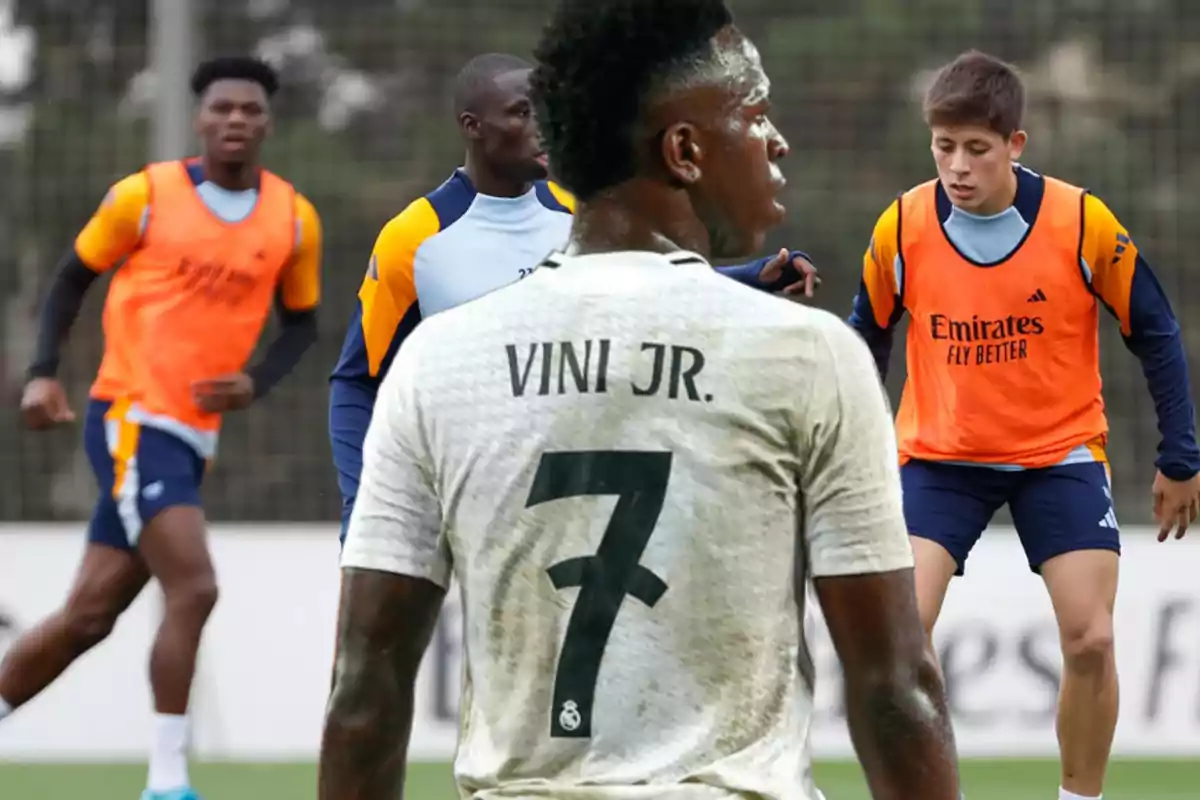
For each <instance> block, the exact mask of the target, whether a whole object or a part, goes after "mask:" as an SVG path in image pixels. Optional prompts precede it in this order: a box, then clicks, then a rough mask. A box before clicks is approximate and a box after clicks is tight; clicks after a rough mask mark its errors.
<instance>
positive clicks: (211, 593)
mask: <svg viewBox="0 0 1200 800" xmlns="http://www.w3.org/2000/svg"><path fill="white" fill-rule="evenodd" d="M163 594H164V595H165V599H166V606H167V609H168V610H169V611H171V612H174V613H176V614H179V615H186V616H188V617H191V618H194V619H199V620H205V619H208V615H209V614H211V613H212V610H213V608H214V607H215V606H216V605H217V597H218V594H219V592H218V590H217V579H216V576H215V575H213V574H211V573H209V574H206V575H197V576H194V577H192V578H189V579H188V580H184V581H178V582H177V583H175V584H174V585H173V586H171V588H170V589H166V588H165V587H164V591H163Z"/></svg>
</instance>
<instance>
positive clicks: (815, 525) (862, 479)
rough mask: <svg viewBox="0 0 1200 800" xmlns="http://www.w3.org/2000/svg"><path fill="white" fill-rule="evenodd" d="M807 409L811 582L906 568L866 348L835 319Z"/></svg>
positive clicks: (882, 403) (900, 515) (877, 388)
mask: <svg viewBox="0 0 1200 800" xmlns="http://www.w3.org/2000/svg"><path fill="white" fill-rule="evenodd" d="M820 334H821V339H822V340H823V344H824V347H821V343H820V342H819V343H818V347H817V352H816V359H817V364H816V369H815V370H814V372H813V376H814V378H815V382H814V383H813V385H812V392H811V395H810V403H809V407H808V408H807V409H806V411H805V414H804V417H803V418H801V419H800V420H799V421H798V424H799V426H800V427H801V430H802V431H804V432H805V433H806V434H807V436H806V437H805V438H807V442H806V444H807V447H805V448H804V449H805V450H806V452H805V453H803V454H802V457H801V464H802V465H803V466H802V469H801V472H802V474H801V484H802V485H801V491H802V493H803V498H804V511H805V530H804V536H805V540H806V544H807V550H808V561H809V571H810V573H811V575H812V576H813V577H822V576H825V577H832V576H836V575H857V574H866V573H874V572H890V571H892V570H897V569H904V568H906V567H911V566H912V565H913V557H912V546H911V545H910V544H909V540H908V531H907V526H906V525H905V523H904V506H903V503H902V501H901V493H900V466H899V456H898V454H897V451H896V434H895V429H894V427H893V423H892V416H891V413H890V412H889V410H888V403H887V397H886V395H885V394H884V390H883V386H882V385H881V383H880V381H879V375H878V373H877V371H876V369H875V362H874V360H873V359H872V358H871V353H870V351H869V350H868V349H867V346H866V344H865V343H864V342H863V341H862V340H861V339H860V338H859V337H858V334H857V333H855V332H854V331H853V330H852V329H851V328H850V327H849V326H848V325H846V324H845V323H843V322H842V321H841V320H836V319H834V320H830V321H829V323H828V324H826V325H823V326H822V327H821V330H820Z"/></svg>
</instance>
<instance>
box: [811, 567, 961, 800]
mask: <svg viewBox="0 0 1200 800" xmlns="http://www.w3.org/2000/svg"><path fill="white" fill-rule="evenodd" d="M814 585H815V587H816V592H817V597H818V599H819V600H820V603H821V608H822V610H823V612H824V615H825V621H826V624H827V625H828V627H829V634H830V637H831V638H832V640H833V645H834V648H835V649H836V650H837V654H838V657H839V658H840V659H841V663H842V669H843V671H844V673H845V696H846V717H847V721H848V724H849V727H850V736H851V739H852V740H853V742H854V749H855V751H856V752H857V753H858V757H859V760H860V761H861V762H862V765H863V770H864V771H865V773H866V776H867V782H868V784H869V785H870V788H871V795H872V797H874V798H875V800H893V799H894V800H912V798H917V797H919V798H922V800H955V799H956V798H958V774H957V773H958V771H957V765H956V763H957V762H956V755H955V747H954V735H953V733H952V731H951V727H950V713H949V711H948V710H947V708H946V701H945V690H944V688H943V686H942V681H941V677H940V674H939V672H938V667H937V663H936V662H935V661H934V660H933V658H932V656H931V655H930V654H929V652H928V649H927V648H926V646H925V634H924V630H923V628H922V627H921V620H920V617H919V616H918V614H917V604H916V595H915V592H914V589H913V577H912V570H910V569H905V570H897V571H893V572H883V573H877V574H873V575H848V576H841V577H833V578H818V579H817V580H816V581H814ZM802 588H803V587H802V586H797V589H796V590H797V592H799V591H801V590H802Z"/></svg>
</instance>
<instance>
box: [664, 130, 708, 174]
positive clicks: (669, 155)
mask: <svg viewBox="0 0 1200 800" xmlns="http://www.w3.org/2000/svg"><path fill="white" fill-rule="evenodd" d="M661 155H662V160H663V165H664V166H665V167H666V170H667V175H668V176H669V177H670V178H671V181H672V183H678V184H680V185H682V186H692V185H694V184H696V183H698V182H699V181H700V173H701V170H700V163H701V161H702V160H703V158H704V153H703V151H702V149H701V146H700V141H699V135H698V131H697V130H696V126H694V125H692V124H691V123H690V122H677V123H675V124H674V125H671V126H669V127H668V128H667V129H666V131H664V132H663V137H662V152H661Z"/></svg>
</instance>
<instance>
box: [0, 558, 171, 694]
mask: <svg viewBox="0 0 1200 800" xmlns="http://www.w3.org/2000/svg"><path fill="white" fill-rule="evenodd" d="M148 578H149V575H148V574H147V572H146V567H145V565H144V564H143V563H142V561H141V560H140V559H139V558H138V556H137V554H136V553H132V552H129V551H125V550H118V549H116V548H114V547H106V546H104V545H98V544H89V545H88V546H87V548H86V549H85V550H84V553H83V560H82V562H81V563H80V565H79V571H78V572H77V573H76V576H75V583H74V585H73V586H72V588H71V591H70V594H68V596H67V600H66V602H65V603H64V604H63V606H62V608H60V609H59V610H58V611H55V612H54V613H53V614H51V615H50V616H48V617H46V618H45V619H43V620H42V621H41V622H39V623H38V624H37V625H36V626H34V627H33V628H31V629H30V630H28V631H26V632H25V633H24V634H22V635H21V637H20V638H18V639H17V641H16V642H15V643H14V644H13V646H12V647H11V648H10V649H9V651H8V654H7V655H6V656H5V657H4V660H3V662H0V705H3V706H4V710H5V711H6V712H7V711H11V710H12V709H15V708H17V707H19V706H21V705H24V704H25V703H27V702H29V701H30V700H32V699H33V698H34V697H36V696H37V695H38V694H39V693H40V692H41V691H42V690H43V689H45V688H46V687H47V686H49V685H50V684H51V683H53V682H54V681H55V680H56V679H57V678H58V676H59V675H61V674H62V673H63V672H64V671H66V669H67V667H69V666H71V664H72V663H74V661H75V660H76V659H77V658H79V657H80V656H81V655H83V654H84V653H86V652H87V651H88V650H90V649H92V648H93V647H95V646H96V645H98V644H99V643H100V642H102V641H104V639H105V638H107V637H108V634H109V633H111V632H112V630H113V626H114V625H115V624H116V622H117V618H118V617H119V616H121V614H122V613H124V611H125V609H127V608H129V606H130V604H131V603H133V601H134V600H135V599H136V598H137V596H138V594H139V593H141V591H142V588H143V587H144V586H145V585H146V581H147V580H148ZM0 715H2V714H0Z"/></svg>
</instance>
